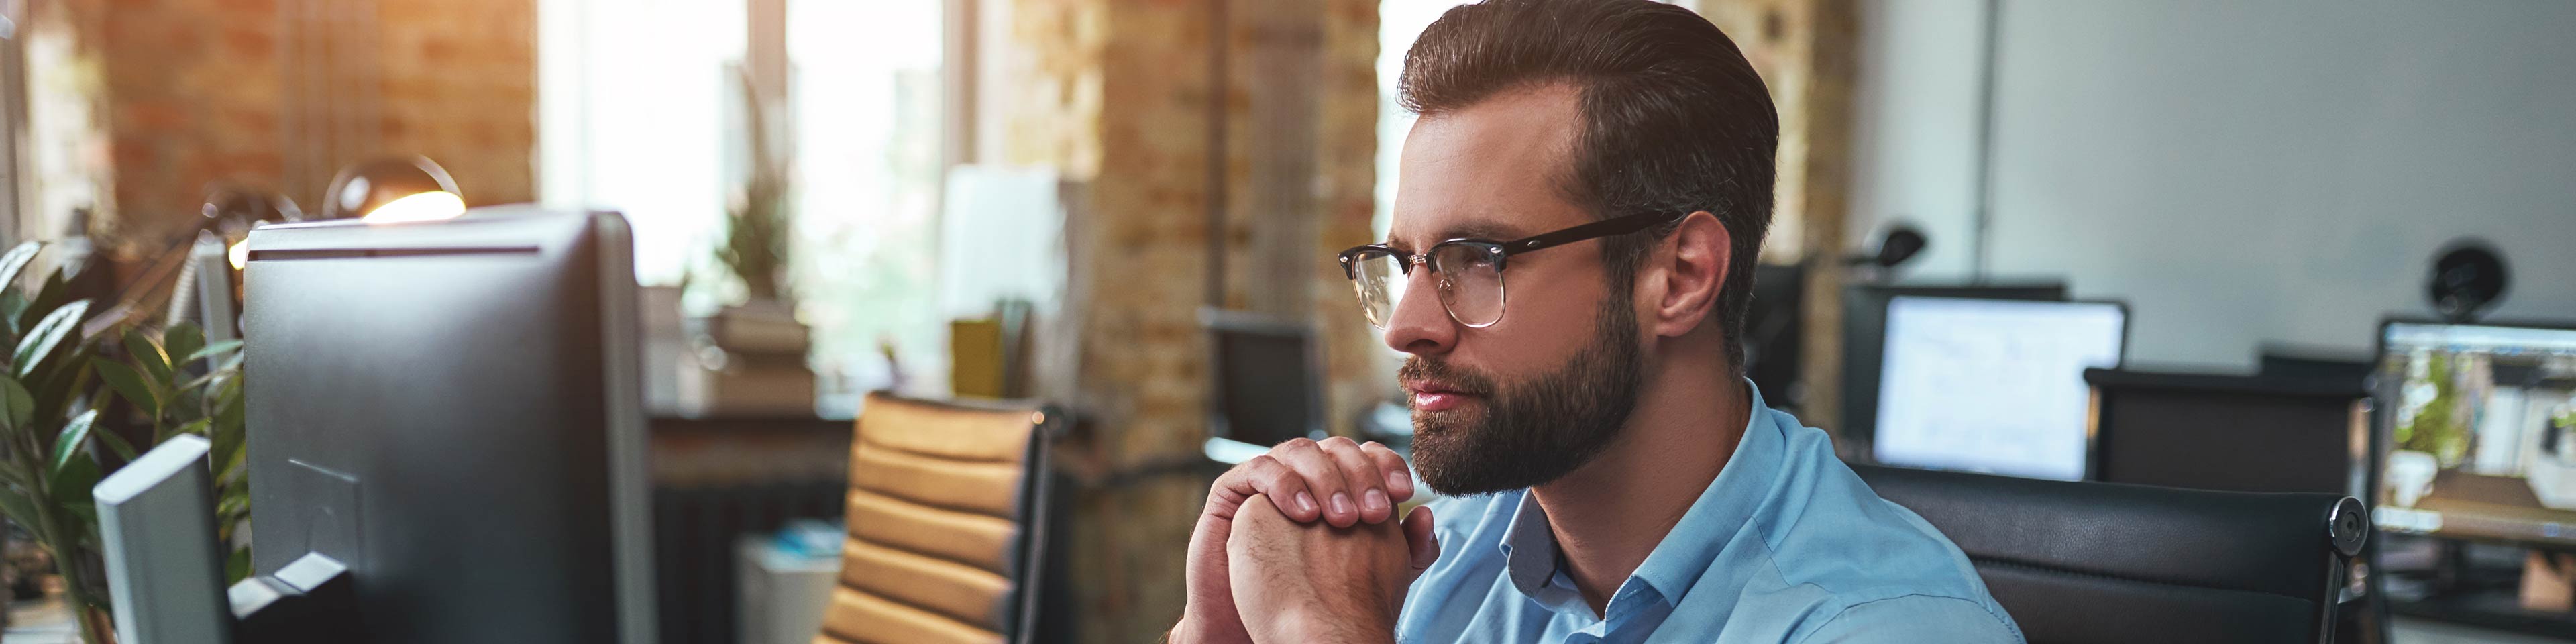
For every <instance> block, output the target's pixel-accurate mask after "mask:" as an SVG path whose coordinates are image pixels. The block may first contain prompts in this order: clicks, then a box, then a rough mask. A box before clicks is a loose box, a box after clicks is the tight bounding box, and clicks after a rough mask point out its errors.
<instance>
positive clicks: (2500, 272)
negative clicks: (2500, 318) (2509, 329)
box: [2426, 238, 2511, 323]
mask: <svg viewBox="0 0 2576 644" xmlns="http://www.w3.org/2000/svg"><path fill="white" fill-rule="evenodd" d="M2510 284H2511V282H2510V281H2509V280H2508V279H2507V278H2506V270H2505V265H2504V255H2503V254H2501V253H2498V252H2496V249H2495V246H2494V245H2491V244H2488V243H2486V242H2485V241H2483V240H2477V239H2467V238H2463V239H2457V240H2452V241H2451V243H2449V244H2446V245H2444V246H2443V247H2442V250H2441V251H2440V252H2437V253H2434V254H2433V275H2432V279H2431V282H2430V284H2429V285H2428V286H2427V287H2426V296H2428V297H2431V298H2432V299H2433V310H2434V311H2437V312H2440V313H2441V314H2442V319H2445V320H2448V321H2451V322H2454V323H2460V322H2470V321H2474V320H2476V319H2477V317H2478V316H2479V315H2480V314H2483V313H2485V312H2486V310H2487V309H2490V308H2494V307H2495V305H2496V303H2498V302H2502V301H2504V294H2505V289H2506V287H2507V286H2509V285H2510Z"/></svg>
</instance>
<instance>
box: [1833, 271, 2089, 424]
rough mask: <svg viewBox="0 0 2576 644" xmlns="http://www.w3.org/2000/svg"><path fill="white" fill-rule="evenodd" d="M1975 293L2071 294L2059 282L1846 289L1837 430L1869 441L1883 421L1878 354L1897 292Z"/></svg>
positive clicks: (2016, 296)
mask: <svg viewBox="0 0 2576 644" xmlns="http://www.w3.org/2000/svg"><path fill="white" fill-rule="evenodd" d="M1904 295H1912V296H1918V297H1974V298H1986V299H1997V300H2042V301H2057V300H2064V299H2066V285H2065V284H2058V283H2030V284H2018V285H2013V284H1998V285H1987V286H1965V285H1925V284H1917V285H1910V286H1890V285H1883V284H1860V285H1854V286H1849V287H1845V288H1844V289H1843V375H1842V381H1843V388H1842V404H1840V405H1838V407H1839V408H1840V410H1841V412H1842V413H1841V415H1840V417H1839V418H1838V419H1836V422H1837V423H1839V424H1838V425H1837V426H1836V427H1835V433H1836V434H1839V435H1841V437H1842V438H1843V439H1844V440H1850V441H1857V442H1860V443H1864V444H1865V443H1867V442H1869V440H1870V439H1871V437H1872V436H1874V435H1875V433H1876V431H1877V427H1878V376H1879V359H1881V358H1884V357H1885V355H1884V354H1885V353H1886V350H1887V344H1886V343H1887V303H1888V302H1889V301H1891V300H1894V299H1896V298H1897V297H1898V296H1904Z"/></svg>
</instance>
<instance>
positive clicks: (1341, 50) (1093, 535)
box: [985, 0, 1377, 642]
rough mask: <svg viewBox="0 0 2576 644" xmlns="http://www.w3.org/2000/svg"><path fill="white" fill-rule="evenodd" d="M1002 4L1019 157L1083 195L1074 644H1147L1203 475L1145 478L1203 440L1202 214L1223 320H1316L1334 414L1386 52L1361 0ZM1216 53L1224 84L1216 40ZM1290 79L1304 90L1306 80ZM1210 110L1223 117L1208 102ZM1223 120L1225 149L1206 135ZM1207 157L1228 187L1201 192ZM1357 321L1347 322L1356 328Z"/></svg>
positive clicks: (1361, 350) (1360, 325)
mask: <svg viewBox="0 0 2576 644" xmlns="http://www.w3.org/2000/svg"><path fill="white" fill-rule="evenodd" d="M1213 5H1214V3H1213V2H1209V1H1207V0H1014V1H1013V2H1012V3H1011V6H1010V9H1011V14H1012V17H1011V22H1012V29H1011V33H1012V38H1011V42H1009V43H1007V44H1002V45H1000V46H999V47H1000V49H1002V50H1003V51H1000V52H996V53H993V54H988V55H998V56H1005V57H1007V58H1008V59H1010V60H1011V61H1013V62H1012V63H1009V64H1006V65H1005V67H1006V68H1011V69H1015V70H1018V71H1017V72H1015V76H1017V77H1015V78H1012V79H1011V80H1010V82H1009V85H1010V86H1011V87H1012V88H1014V92H1013V98H1012V99H1011V100H1010V101H1009V104H1008V105H1007V106H1005V107H1004V108H1003V109H1002V112H1003V113H1001V114H989V115H985V117H986V118H1000V119H1004V120H1005V124H1004V126H1003V127H1002V128H1001V129H1002V130H1003V131H1005V132H1007V133H1008V138H1009V140H1008V141H1005V142H1003V143H1002V144H1001V145H1002V146H1003V147H1004V148H1005V149H1006V150H1007V151H1008V154H1007V158H1006V160H1007V161H1009V162H1011V163H1021V164H1041V165H1051V166H1055V167H1057V168H1059V169H1061V170H1063V171H1064V172H1065V176H1066V178H1068V179H1070V180H1073V181H1077V182H1081V183H1083V184H1085V185H1086V186H1087V191H1086V192H1087V194H1088V198H1087V199H1086V200H1085V203H1082V204H1078V205H1077V206H1076V210H1077V214H1076V215H1075V216H1076V217H1077V218H1078V219H1079V221H1078V222H1077V223H1076V224H1074V225H1072V226H1070V227H1068V230H1067V234H1068V244H1069V245H1070V246H1071V247H1072V255H1073V261H1074V266H1073V268H1072V271H1071V275H1070V279H1069V280H1068V282H1069V284H1070V290H1071V297H1070V298H1069V301H1070V302H1072V303H1073V304H1072V306H1073V310H1072V311H1070V312H1069V316H1070V317H1072V318H1074V319H1073V324H1072V327H1073V329H1074V330H1073V331H1071V335H1070V336H1068V337H1064V338H1061V339H1058V340H1057V341H1064V342H1072V343H1075V344H1076V345H1078V347H1079V351H1078V353H1079V355H1080V357H1079V358H1078V363H1079V367H1078V369H1077V371H1078V375H1077V376H1076V377H1075V380H1076V382H1074V383H1072V385H1071V387H1072V388H1073V390H1074V391H1076V392H1077V393H1076V394H1075V395H1074V396H1073V400H1072V404H1073V405H1074V406H1075V407H1076V408H1077V410H1078V411H1079V412H1080V413H1081V414H1082V422H1083V424H1084V433H1083V434H1082V435H1081V436H1080V437H1079V438H1078V439H1077V441H1075V443H1074V444H1072V445H1069V446H1068V448H1067V451H1068V454H1066V458H1065V459H1064V462H1067V463H1069V464H1070V465H1069V467H1070V468H1071V469H1074V470H1076V473H1077V476H1079V477H1082V478H1083V479H1084V480H1085V483H1087V485H1085V486H1084V489H1082V490H1081V491H1079V492H1077V493H1076V494H1075V496H1076V499H1075V500H1074V502H1073V503H1074V504H1075V512H1074V517H1075V523H1076V525H1075V526H1073V532H1074V534H1073V535H1072V543H1071V544H1069V545H1068V547H1067V548H1066V549H1065V550H1064V551H1062V552H1064V553H1065V554H1066V556H1067V557H1068V558H1070V560H1071V561H1072V565H1073V567H1074V569H1073V570H1072V571H1071V576H1072V579H1073V580H1074V584H1075V585H1076V589H1075V594H1076V598H1075V603H1076V604H1077V606H1076V610H1077V612H1078V614H1079V616H1080V620H1079V626H1080V628H1081V629H1082V632H1081V636H1082V641H1086V642H1135V641H1152V640H1153V639H1155V638H1156V637H1157V636H1158V634H1159V632H1160V630H1161V629H1163V628H1165V627H1168V626H1169V625H1170V624H1171V622H1172V620H1173V619H1175V618H1177V617H1178V616H1179V614H1180V610H1181V596H1182V595H1181V573H1182V558H1181V553H1182V551H1183V546H1184V545H1186V544H1187V542H1188V539H1189V528H1190V525H1191V522H1192V521H1193V520H1195V519H1196V517H1197V514H1198V509H1199V507H1200V504H1201V502H1202V501H1203V498H1202V495H1203V494H1204V493H1205V491H1206V485H1207V481H1206V479H1204V478H1200V477H1197V476H1192V475H1189V474H1188V473H1186V472H1183V473H1177V474H1175V473H1170V472H1169V470H1162V471H1163V472H1164V473H1160V474H1157V473H1154V472H1156V471H1157V466H1158V465H1164V464H1173V463H1187V462H1190V461H1192V460H1195V459H1197V458H1198V452H1199V444H1200V442H1201V440H1203V439H1204V438H1205V437H1206V435H1207V434H1206V432H1207V427H1206V422H1205V420H1206V406H1205V405H1206V388H1207V384H1206V379H1205V373H1206V367H1207V365H1206V355H1207V347H1206V343H1205V341H1204V338H1203V334H1202V332H1201V331H1200V330H1199V322H1198V309H1199V308H1200V307H1201V306H1202V305H1204V304H1206V303H1207V301H1208V282H1207V279H1208V278H1207V271H1208V270H1209V269H1210V266H1211V263H1210V258H1209V256H1208V251H1207V248H1208V244H1207V233H1208V230H1209V229H1208V212H1209V207H1210V205H1211V204H1212V203H1215V202H1216V201H1217V200H1218V199H1219V195H1218V190H1219V188H1222V190H1223V203H1224V205H1225V211H1224V214H1223V217H1222V224H1221V225H1222V226H1223V228H1221V229H1220V230H1222V231H1223V232H1224V234H1225V235H1226V240H1227V246H1228V248H1229V251H1228V252H1227V254H1226V255H1225V256H1224V257H1223V258H1222V260H1221V263H1220V265H1221V266H1222V267H1223V270H1224V272H1225V273H1226V276H1225V280H1224V282H1223V284H1222V285H1221V286H1222V291H1223V295H1222V298H1223V300H1224V301H1225V303H1226V304H1227V305H1228V306H1231V307H1238V308H1250V309H1254V310H1261V311H1265V312H1269V313H1274V314H1281V315H1288V316H1294V317H1311V318H1312V319H1315V320H1317V321H1318V323H1319V325H1320V326H1321V328H1323V329H1324V330H1325V331H1324V337H1325V338H1326V339H1327V343H1328V348H1327V350H1326V356H1327V360H1326V362H1327V364H1328V370H1329V373H1331V374H1332V381H1333V383H1335V384H1334V385H1333V387H1332V388H1331V390H1330V392H1331V395H1330V396H1329V397H1330V399H1331V401H1332V403H1333V405H1332V408H1333V409H1332V411H1331V412H1329V413H1330V416H1329V417H1330V418H1332V419H1334V420H1335V421H1336V422H1337V423H1338V422H1339V421H1342V420H1345V419H1347V418H1348V417H1349V413H1348V411H1349V409H1352V407H1351V405H1352V404H1353V402H1352V401H1354V400H1356V399H1357V398H1358V397H1359V396H1356V395H1352V394H1349V393H1347V392H1350V391H1356V390H1358V389H1360V388H1361V387H1354V386H1346V385H1345V384H1343V383H1348V382H1364V381H1365V376H1364V375H1362V374H1361V372H1362V371H1364V370H1366V369H1368V368H1369V363H1368V354H1367V353H1366V352H1365V345H1353V344H1351V343H1352V342H1354V341H1359V340H1365V339H1366V338H1367V335H1368V334H1366V333H1364V331H1365V329H1366V328H1367V327H1366V325H1365V323H1364V322H1359V317H1358V314H1357V311H1356V309H1357V306H1356V305H1355V304H1353V303H1351V302H1350V301H1349V300H1350V295H1349V287H1348V286H1347V285H1346V283H1344V282H1343V281H1342V279H1341V277H1340V276H1339V275H1338V273H1337V272H1333V271H1330V270H1328V267H1329V266H1330V265H1331V262H1330V257H1329V254H1330V253H1331V252H1332V251H1334V250H1339V249H1340V248H1342V247H1345V246H1349V245H1352V244H1357V243H1362V242H1361V241H1360V240H1364V239H1365V238H1366V237H1367V236H1368V234H1369V228H1368V220H1369V214H1370V201H1369V200H1370V198H1371V197H1370V194H1371V190H1372V187H1373V186H1372V181H1373V178H1374V176H1375V175H1374V171H1373V169H1372V167H1371V165H1370V160H1371V158H1372V157H1371V155H1372V154H1374V151H1375V140H1374V137H1375V129H1374V128H1375V124H1376V112H1375V109H1376V98H1375V80H1376V79H1375V76H1374V71H1373V68H1372V64H1373V62H1374V60H1375V57H1376V53H1377V44H1376V38H1377V26H1376V25H1377V22H1376V4H1375V2H1373V1H1371V0H1231V1H1230V3H1229V4H1228V6H1227V7H1226V9H1227V16H1228V20H1227V23H1226V27H1225V28H1224V29H1223V30H1222V31H1221V32H1220V31H1219V30H1217V29H1215V28H1214V22H1213V20H1212V17H1213V14H1212V10H1213V8H1214V7H1213ZM1220 33H1221V34H1222V37H1224V38H1225V39H1226V42H1227V46H1228V48H1229V53H1228V66H1227V67H1228V70H1229V74H1228V75H1227V79H1226V80H1225V81H1224V85H1223V86H1222V87H1219V86H1217V84H1216V81H1215V79H1214V78H1212V75H1211V73H1210V72H1211V70H1210V67H1209V65H1210V63H1211V59H1210V57H1209V51H1210V47H1211V40H1210V39H1211V38H1213V37H1217V35H1218V34H1220ZM1297 79H1303V80H1297ZM1219 98H1222V99H1223V101H1222V105H1223V107H1222V108H1217V107H1214V106H1215V105H1217V104H1218V103H1217V99H1219ZM1217 109H1222V110H1223V119H1224V121H1225V124H1226V127H1225V130H1224V131H1225V135H1224V136H1225V137H1226V138H1225V140H1224V144H1225V145H1224V148H1225V153H1224V154H1225V156H1224V157H1223V158H1222V159H1212V158H1211V157H1210V152H1211V146H1210V139H1209V135H1210V131H1211V128H1212V127H1213V126H1214V124H1215V120H1216V118H1217V114H1218V112H1217V111H1216V110H1217ZM1211 163H1219V164H1221V165H1219V166H1218V167H1219V168H1221V170H1222V172H1221V173H1220V174H1219V175H1217V176H1218V177H1219V180H1220V181H1223V184H1222V185H1221V186H1220V185H1218V184H1215V183H1212V182H1211V175H1210V172H1209V170H1210V166H1211ZM1355 328H1356V330H1355Z"/></svg>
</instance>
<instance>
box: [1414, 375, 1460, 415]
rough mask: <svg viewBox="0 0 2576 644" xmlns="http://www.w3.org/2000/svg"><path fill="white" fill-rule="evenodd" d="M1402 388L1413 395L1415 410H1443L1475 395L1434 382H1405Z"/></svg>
mask: <svg viewBox="0 0 2576 644" xmlns="http://www.w3.org/2000/svg"><path fill="white" fill-rule="evenodd" d="M1404 388H1405V391H1406V392H1407V393H1410V394H1412V396H1413V409H1414V410H1415V411H1444V410H1448V409H1450V408H1454V407H1457V406H1458V405H1461V404H1465V403H1466V402H1467V401H1469V400H1471V399H1473V398H1475V397H1476V394H1473V393H1468V392H1465V391H1459V390H1458V389H1457V388H1455V387H1451V386H1449V385H1446V384H1441V383H1434V382H1415V383H1406V384H1405V387H1404Z"/></svg>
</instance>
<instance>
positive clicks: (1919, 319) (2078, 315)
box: [1872, 296, 2128, 481]
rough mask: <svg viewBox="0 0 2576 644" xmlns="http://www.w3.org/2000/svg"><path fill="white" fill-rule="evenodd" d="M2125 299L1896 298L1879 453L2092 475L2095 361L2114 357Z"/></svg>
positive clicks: (1910, 462) (2064, 476)
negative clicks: (2087, 372)
mask: <svg viewBox="0 0 2576 644" xmlns="http://www.w3.org/2000/svg"><path fill="white" fill-rule="evenodd" d="M2127 321H2128V315H2127V314H2126V313H2125V312H2124V311H2122V310H2121V308H2120V306H2119V305H2116V304H2108V303H2098V302H2045V301H2022V300H1993V299H1974V298H1949V297H1911V296H1908V297H1898V298H1895V299H1894V300H1891V301H1890V302H1888V305H1887V353H1886V355H1885V359H1884V360H1882V361H1881V364H1880V373H1879V400H1878V436H1877V439H1876V443H1875V444H1874V447H1873V448H1872V453H1873V455H1874V456H1875V457H1876V458H1877V459H1878V461H1879V462H1881V463H1887V464H1891V465H1904V466H1909V467H1929V468H1938V469H1949V470H1965V471H1971V472H1988V473H1994V474H2007V475H2012V476H2026V477H2031V478H2043V479H2058V480H2066V481H2073V480H2081V479H2082V478H2084V470H2085V460H2086V452H2087V448H2088V444H2087V441H2086V437H2085V434H2086V430H2085V427H2086V425H2088V424H2089V422H2090V420H2091V419H2089V418H2087V417H2086V416H2087V414H2089V413H2090V411H2089V410H2090V407H2091V405H2090V402H2091V393H2090V390H2089V389H2088V388H2087V387H2086V386H2085V384H2084V369H2085V368H2087V367H2116V366H2119V364H2120V344H2121V341H2122V339H2123V338H2124V337H2125V336H2124V334H2123V328H2122V327H2123V326H2124V325H2125V324H2126V323H2127Z"/></svg>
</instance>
